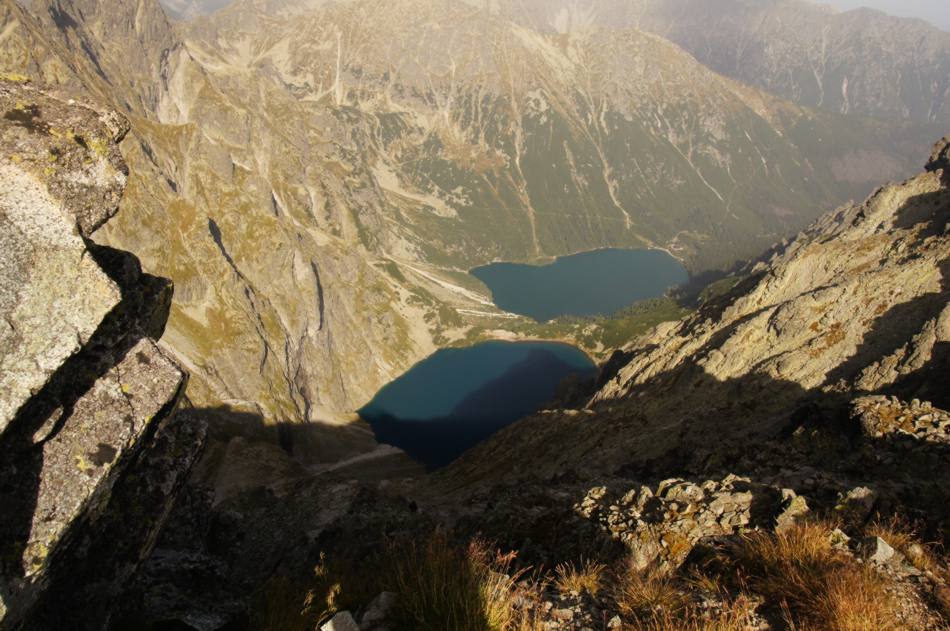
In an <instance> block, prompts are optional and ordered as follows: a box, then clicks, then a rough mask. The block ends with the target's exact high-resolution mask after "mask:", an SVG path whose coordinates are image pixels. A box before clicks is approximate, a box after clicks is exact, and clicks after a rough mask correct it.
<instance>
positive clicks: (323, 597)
mask: <svg viewBox="0 0 950 631" xmlns="http://www.w3.org/2000/svg"><path fill="white" fill-rule="evenodd" d="M514 558H515V557H514V555H513V554H501V553H498V552H497V551H494V550H493V549H491V548H490V547H489V546H488V545H487V544H485V543H484V542H480V541H475V542H472V543H471V544H469V545H468V546H464V545H461V546H459V545H455V544H454V543H453V542H451V541H450V539H449V537H448V536H447V535H446V534H445V533H444V532H442V531H435V532H434V533H432V534H431V535H430V536H429V538H428V539H426V540H425V541H423V542H401V543H393V544H391V545H390V546H388V547H387V548H386V549H385V551H384V553H382V554H381V555H379V557H378V558H370V559H361V560H360V562H358V563H357V562H341V561H336V562H329V561H328V560H327V559H326V558H324V557H322V558H321V562H320V564H319V565H318V566H317V568H316V569H315V571H314V573H313V576H312V577H309V578H307V579H306V580H297V581H291V580H289V579H286V578H275V579H272V580H271V581H269V582H268V583H267V584H266V585H265V586H264V587H263V588H262V589H260V590H259V591H258V594H257V597H256V598H255V602H254V605H253V607H252V612H251V625H252V626H251V628H253V629H255V630H256V631H313V629H316V628H319V625H320V624H321V623H323V622H325V621H326V620H327V619H329V618H330V617H332V616H333V614H335V613H336V612H338V611H343V610H349V611H357V610H358V609H359V608H360V607H361V606H363V605H366V604H367V603H369V602H370V600H371V599H372V598H373V597H374V596H376V595H377V594H379V593H380V592H383V591H394V592H396V593H397V594H398V598H397V600H396V602H395V605H394V606H393V609H392V610H391V611H390V615H389V620H388V623H389V625H390V627H391V628H393V629H412V630H413V631H445V630H446V629H452V630H453V631H456V630H457V631H537V630H538V629H539V628H540V625H539V624H538V623H537V622H536V621H535V620H534V618H533V615H532V613H531V612H530V611H523V610H522V609H520V608H518V607H516V606H515V603H516V601H517V600H518V599H519V598H520V597H525V598H526V599H528V600H531V599H532V598H534V599H535V600H537V597H538V592H539V590H540V589H541V585H540V584H538V583H535V584H536V587H534V588H533V589H534V592H533V593H532V592H529V591H528V588H526V587H522V586H521V585H519V580H520V579H521V577H522V575H523V571H516V570H514V569H513V567H512V563H513V561H514Z"/></svg>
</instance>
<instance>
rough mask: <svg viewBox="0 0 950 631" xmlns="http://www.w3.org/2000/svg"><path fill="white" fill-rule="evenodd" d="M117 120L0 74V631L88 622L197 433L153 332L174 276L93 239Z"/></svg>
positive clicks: (113, 178)
mask: <svg viewBox="0 0 950 631" xmlns="http://www.w3.org/2000/svg"><path fill="white" fill-rule="evenodd" d="M127 131H128V123H127V122H126V121H125V120H124V119H123V118H122V117H120V116H118V115H116V114H114V113H104V114H100V113H97V112H96V111H94V110H92V109H90V108H88V107H84V106H82V105H78V104H76V103H75V102H73V101H69V100H63V99H60V98H57V97H56V96H53V95H51V94H49V93H46V92H44V91H42V90H39V89H37V88H34V87H32V86H31V85H29V84H26V83H23V82H7V81H0V179H2V181H3V187H2V190H0V242H2V249H3V251H4V256H3V257H2V259H0V313H2V316H3V318H2V319H3V323H2V324H0V327H2V330H0V355H2V360H0V361H2V370H0V382H2V383H0V386H2V390H3V392H2V396H0V505H2V506H3V511H2V513H0V542H2V544H0V545H2V549H0V561H2V565H0V570H2V573H0V629H16V628H24V629H49V630H53V629H59V628H70V629H87V628H88V629H95V628H101V626H102V625H103V624H104V623H105V621H106V620H107V618H108V612H109V605H110V604H111V603H110V600H111V599H112V598H113V597H114V596H115V594H116V593H117V591H118V590H119V589H120V588H121V587H122V586H123V584H124V582H125V581H126V580H127V579H128V578H129V576H130V575H131V574H132V572H133V571H134V569H135V568H136V567H137V566H138V564H139V563H140V562H141V559H142V558H143V556H144V555H145V554H146V553H147V552H148V550H149V549H150V547H151V545H152V543H153V542H154V539H155V537H156V535H157V532H158V530H159V528H160V526H161V525H162V523H163V521H164V519H165V517H166V515H167V512H168V510H170V505H171V502H172V501H173V500H174V498H175V496H176V493H177V489H178V488H180V487H181V485H182V484H183V482H184V479H185V477H186V474H187V472H188V470H189V469H190V467H191V465H192V463H193V462H194V461H195V458H196V456H197V453H198V451H199V450H200V448H201V445H202V441H203V428H202V426H201V425H200V424H198V425H189V424H185V423H181V422H179V420H178V419H177V417H176V416H175V410H176V406H177V405H178V402H179V399H180V398H181V395H182V393H183V390H184V386H185V383H186V375H185V373H184V372H183V371H182V370H181V369H180V368H179V367H178V365H177V364H176V363H175V362H174V361H173V360H172V359H171V358H170V357H169V356H168V355H167V354H166V353H165V352H164V351H163V350H162V349H161V348H159V346H158V345H157V344H156V340H157V339H158V338H159V337H160V336H161V334H162V331H163V329H164V326H165V321H166V319H167V316H168V310H169V307H170V304H171V296H172V286H171V283H170V282H169V281H167V280H165V279H161V278H157V277H154V276H150V275H148V274H146V273H144V272H142V270H141V267H140V265H139V263H138V261H137V260H136V259H135V257H134V256H132V255H131V254H128V253H125V252H121V251H118V250H113V249H111V248H107V247H104V246H100V245H97V244H96V243H95V242H93V241H92V240H91V236H92V234H93V233H94V232H95V230H96V229H97V228H98V227H100V226H101V225H102V224H103V223H105V222H106V221H107V220H108V219H109V218H110V217H112V215H114V214H115V212H116V210H117V208H118V206H119V201H120V198H121V196H122V192H123V190H124V188H125V183H126V178H127V174H128V172H127V169H126V167H125V162H124V161H123V160H122V158H121V156H120V154H119V151H118V142H119V141H120V140H121V139H122V137H123V135H124V134H125V133H126V132H127ZM67 609H68V610H69V611H70V616H69V620H68V621H67V620H64V616H63V613H62V612H63V611H64V610H67Z"/></svg>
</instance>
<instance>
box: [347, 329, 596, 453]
mask: <svg viewBox="0 0 950 631" xmlns="http://www.w3.org/2000/svg"><path fill="white" fill-rule="evenodd" d="M475 348H476V349H477V348H478V347H475ZM465 350H468V349H465ZM463 352H464V351H463ZM432 361H439V358H438V357H434V358H432ZM588 361H589V360H588ZM456 368H459V366H456ZM595 374H596V367H594V365H593V364H592V363H591V364H590V366H589V367H586V368H582V367H580V366H578V365H577V364H576V363H572V362H570V361H567V360H565V359H562V358H561V357H559V355H558V354H557V353H555V352H552V351H551V350H547V349H544V348H534V349H531V350H529V351H528V352H527V354H526V355H525V356H524V358H523V359H521V360H520V361H518V362H517V363H515V364H513V365H511V366H510V367H509V368H508V369H507V370H505V372H504V373H503V374H502V375H501V376H499V377H496V378H494V379H491V380H489V381H487V382H485V383H483V384H482V385H480V386H478V387H477V388H476V389H474V390H472V391H470V392H468V393H460V394H461V395H462V396H461V399H460V400H458V402H457V403H456V404H455V406H454V407H453V408H452V409H451V411H450V412H449V413H447V414H445V415H444V416H438V417H434V418H426V419H424V420H423V419H417V418H412V417H407V416H406V415H397V414H394V413H392V412H391V407H389V406H388V405H387V403H389V404H391V403H392V397H388V398H387V400H383V401H374V402H373V403H371V404H370V405H368V406H367V407H366V408H364V409H363V410H361V411H360V414H361V416H362V417H363V418H364V419H366V420H367V421H369V422H370V424H371V425H372V426H373V429H374V431H375V432H376V437H377V439H378V440H379V441H380V442H382V443H387V444H391V445H395V446H396V447H399V448H400V449H402V450H403V451H405V452H406V453H407V454H409V455H410V456H411V457H412V458H414V459H416V460H418V461H420V462H422V463H423V464H425V466H426V468H427V469H429V470H430V471H431V470H433V469H438V468H440V467H444V466H445V465H447V464H449V463H450V462H452V461H453V460H455V459H456V458H457V457H458V456H459V455H461V454H462V453H463V452H464V451H466V450H467V449H469V448H470V447H472V446H473V445H475V444H477V443H479V442H481V441H483V440H485V439H486V438H488V437H489V436H491V435H492V434H494V433H496V432H497V431H498V430H500V429H502V428H503V427H505V426H507V425H510V424H511V423H513V422H514V421H516V420H518V419H519V418H522V417H524V416H527V415H529V414H531V413H533V412H536V411H537V410H538V409H540V408H541V407H542V406H543V405H544V404H545V403H548V402H550V401H551V400H552V399H553V398H554V397H555V395H556V394H558V389H559V386H560V385H561V384H562V383H563V382H564V381H565V380H566V379H569V378H570V377H572V376H573V375H578V376H580V377H582V378H588V377H592V376H594V375H595ZM413 378H414V377H413V374H412V371H410V373H408V374H407V375H405V376H404V377H403V378H402V379H413ZM473 378H474V379H477V376H475V375H473ZM432 387H433V388H434V389H438V388H439V387H440V384H432Z"/></svg>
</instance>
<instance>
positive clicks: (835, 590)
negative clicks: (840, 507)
mask: <svg viewBox="0 0 950 631" xmlns="http://www.w3.org/2000/svg"><path fill="white" fill-rule="evenodd" d="M831 532H832V529H831V527H830V526H828V525H827V524H820V523H805V524H797V525H795V526H794V527H792V528H790V529H789V530H787V531H785V532H782V533H780V534H769V533H752V534H749V535H746V536H745V537H744V538H743V541H742V544H741V545H740V547H739V548H738V550H737V551H736V552H735V557H736V563H737V568H738V570H739V572H741V573H743V574H744V577H743V578H744V580H745V581H746V582H747V584H748V586H749V588H751V590H752V591H753V592H755V593H757V594H761V595H762V596H764V597H765V598H766V599H767V600H768V601H771V602H773V603H781V604H782V607H783V609H784V610H785V611H786V617H788V618H789V620H788V622H789V624H790V625H794V626H792V628H796V629H799V628H814V629H834V630H835V631H890V630H895V631H896V630H897V629H899V628H900V624H899V621H898V618H897V615H896V603H895V602H894V600H893V597H892V596H891V595H890V594H889V593H888V592H887V590H886V589H885V583H884V580H883V578H882V577H881V576H880V575H879V574H878V573H877V572H876V571H875V570H874V569H872V568H870V567H867V566H863V565H860V564H858V563H856V562H855V561H854V560H853V559H851V558H849V557H847V556H846V555H844V554H843V553H841V552H839V551H838V550H836V549H835V548H834V547H833V546H832V544H831Z"/></svg>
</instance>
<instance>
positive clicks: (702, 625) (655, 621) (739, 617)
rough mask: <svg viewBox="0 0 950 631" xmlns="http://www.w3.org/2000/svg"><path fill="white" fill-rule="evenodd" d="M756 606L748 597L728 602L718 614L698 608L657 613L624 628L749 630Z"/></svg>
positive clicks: (647, 630)
mask: <svg viewBox="0 0 950 631" xmlns="http://www.w3.org/2000/svg"><path fill="white" fill-rule="evenodd" d="M754 609H755V608H754V607H753V606H752V604H751V603H750V602H749V600H748V599H746V598H738V599H736V600H733V601H729V602H726V603H725V604H724V606H723V608H722V611H721V612H719V613H718V614H713V615H708V614H705V613H703V612H701V611H698V610H696V609H692V608H689V609H684V610H682V611H680V612H677V613H674V612H663V613H657V614H654V615H653V616H649V617H646V618H645V619H636V620H634V621H633V622H631V623H629V625H628V626H625V627H624V628H625V629H627V628H629V629H630V630H631V631H747V629H748V628H749V625H750V623H751V616H752V613H753V611H754Z"/></svg>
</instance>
